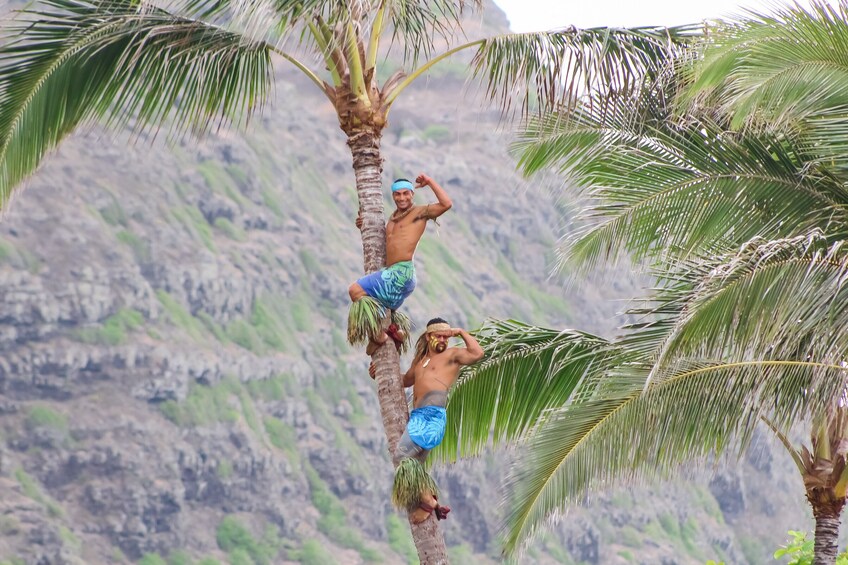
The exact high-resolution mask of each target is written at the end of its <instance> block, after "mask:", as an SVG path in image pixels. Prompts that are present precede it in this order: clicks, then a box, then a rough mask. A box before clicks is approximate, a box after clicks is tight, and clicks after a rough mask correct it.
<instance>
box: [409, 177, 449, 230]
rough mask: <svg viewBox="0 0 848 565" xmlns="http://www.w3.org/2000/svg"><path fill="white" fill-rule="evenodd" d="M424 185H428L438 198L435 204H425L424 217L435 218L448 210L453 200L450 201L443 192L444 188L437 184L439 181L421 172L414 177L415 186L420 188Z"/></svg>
mask: <svg viewBox="0 0 848 565" xmlns="http://www.w3.org/2000/svg"><path fill="white" fill-rule="evenodd" d="M424 186H429V187H430V190H432V191H433V194H434V195H435V197H436V200H438V202H436V203H435V204H428V205H427V212H426V216H424V217H425V218H427V219H429V220H435V219H436V218H438V217H439V216H441V215H442V214H444V213H445V212H447V211H448V210H450V208H451V206H453V202H452V201H451V199H450V196H448V193H447V192H445V189H444V188H442V187H441V186H439V183H437V182H436V181H434V180H433V179H432V178H430V177H429V176H427V175H425V174H424V173H421V174H420V175H418V176H417V177H416V178H415V188H422V187H424Z"/></svg>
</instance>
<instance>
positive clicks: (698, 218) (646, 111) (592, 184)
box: [443, 2, 848, 564]
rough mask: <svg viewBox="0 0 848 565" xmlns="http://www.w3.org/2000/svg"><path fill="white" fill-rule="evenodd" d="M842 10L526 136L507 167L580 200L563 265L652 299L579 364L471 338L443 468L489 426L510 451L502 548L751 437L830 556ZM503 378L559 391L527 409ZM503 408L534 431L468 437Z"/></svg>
mask: <svg viewBox="0 0 848 565" xmlns="http://www.w3.org/2000/svg"><path fill="white" fill-rule="evenodd" d="M846 14H848V9H846V3H844V2H842V3H840V5H839V6H838V7H831V6H829V5H824V4H823V5H814V6H813V8H811V9H810V10H806V11H805V10H803V9H801V8H799V7H793V8H787V9H784V10H781V11H779V12H778V13H777V14H776V15H773V16H751V17H749V18H748V19H745V20H742V21H739V22H731V23H729V24H725V25H723V26H719V28H718V29H717V30H712V31H711V32H710V34H708V35H707V40H706V41H705V42H703V43H702V44H701V45H700V46H699V50H698V51H696V52H690V53H688V54H686V55H685V56H684V57H683V59H675V60H672V61H669V63H670V65H669V67H668V73H666V74H665V75H664V76H661V77H660V80H658V81H656V82H654V83H652V84H649V85H648V88H646V89H645V90H644V91H643V92H641V93H639V94H638V96H637V97H635V98H634V99H633V100H631V101H630V102H629V103H628V104H620V103H619V104H613V105H608V106H605V107H602V108H601V107H599V106H598V105H596V106H594V107H592V106H589V107H585V108H582V109H581V110H580V111H579V112H577V114H576V115H575V116H574V117H572V118H568V117H565V118H563V117H561V116H553V117H549V118H547V119H541V120H537V121H535V122H534V123H533V124H531V126H530V127H529V128H528V130H527V131H526V132H525V137H524V139H523V140H522V141H521V142H519V144H518V149H519V152H520V154H521V164H522V166H523V167H524V170H525V171H527V172H533V171H536V170H539V169H541V168H555V169H557V170H559V171H560V172H561V173H563V174H565V175H566V176H567V178H569V179H571V180H572V181H574V182H575V183H576V184H578V185H579V186H581V187H583V188H584V189H585V191H586V193H587V194H588V195H589V196H590V197H591V199H592V203H591V204H590V205H589V206H588V207H587V208H586V210H585V211H584V216H585V219H586V220H587V221H586V222H585V227H584V228H583V229H581V230H579V231H578V232H577V233H575V234H574V235H573V236H571V237H569V238H568V239H567V241H566V244H565V245H564V246H563V252H562V253H563V255H562V261H565V262H570V263H572V264H578V265H583V266H585V265H591V264H595V263H598V262H602V261H607V260H610V259H613V260H614V259H616V258H617V257H619V256H620V255H622V254H623V253H625V252H626V253H627V254H629V255H630V256H631V257H634V258H636V259H637V260H639V261H642V262H644V263H645V264H646V265H647V266H648V268H649V269H650V270H651V272H653V273H654V274H655V275H656V276H657V279H658V285H657V286H658V288H657V289H656V290H655V292H654V293H653V295H652V296H651V297H650V300H649V303H648V305H647V306H645V307H643V308H639V309H634V310H633V311H632V312H631V314H633V315H637V316H640V317H641V320H642V321H640V322H639V323H637V324H633V325H630V326H627V327H625V328H623V334H622V336H621V337H620V338H618V339H616V340H612V341H608V342H605V343H604V342H595V341H586V339H585V338H581V343H583V344H584V345H585V346H586V347H585V350H584V349H569V348H568V347H566V345H567V344H568V343H571V341H573V339H574V338H573V336H572V334H573V332H563V333H557V332H553V333H552V332H550V330H544V329H540V328H532V327H526V326H517V325H507V326H505V325H504V324H503V323H491V324H489V325H487V326H485V327H484V328H483V329H482V330H481V338H482V339H483V342H484V343H485V344H486V348H487V350H488V351H489V353H490V357H489V360H488V361H487V362H486V364H484V365H483V366H481V367H480V368H478V369H476V370H472V371H469V372H468V373H467V374H466V375H465V377H464V380H463V381H462V383H461V385H460V387H458V389H457V391H456V393H455V397H454V398H452V399H451V402H450V404H449V412H450V413H451V417H450V418H449V421H450V422H454V423H456V424H457V425H455V426H453V427H452V428H451V429H450V430H449V435H448V436H447V438H446V443H448V442H449V447H448V448H446V449H445V450H444V452H443V457H445V458H447V459H451V458H454V457H456V456H465V455H473V454H475V453H478V452H479V451H480V450H481V449H482V448H483V447H484V446H485V445H487V443H488V442H489V441H490V439H489V431H490V427H492V426H493V427H494V436H493V437H494V440H495V442H496V443H499V442H501V441H516V440H520V441H524V442H526V444H527V447H526V450H527V456H525V457H523V458H522V460H521V463H520V464H519V465H518V466H517V467H516V468H515V470H514V472H513V474H512V479H511V482H510V486H511V489H510V493H509V495H508V507H509V508H511V511H510V513H509V515H508V517H507V525H506V529H507V533H506V538H505V539H506V545H505V549H506V551H507V552H509V553H512V552H515V551H516V550H517V549H519V548H520V546H521V544H523V543H524V542H526V540H527V538H528V537H529V536H530V535H531V534H532V533H533V531H534V530H535V529H536V528H537V527H538V526H539V525H540V524H541V523H542V522H544V520H545V519H546V518H548V517H550V516H551V515H552V514H553V513H554V511H555V510H556V509H558V508H559V507H561V506H563V505H565V504H567V503H568V502H570V501H573V500H575V499H576V498H577V497H578V496H579V495H580V494H581V493H582V492H584V490H585V488H587V487H593V486H595V487H597V486H599V485H601V484H604V483H607V484H608V483H609V481H611V480H614V479H621V478H623V477H639V476H646V475H656V474H660V473H663V472H666V471H667V470H668V469H670V468H672V467H673V466H674V465H676V464H679V463H681V462H682V461H685V460H687V459H691V458H692V457H698V456H705V455H707V454H722V453H728V452H731V453H732V452H734V451H735V452H736V453H741V451H742V450H743V449H744V447H745V446H746V445H747V443H748V440H749V438H750V436H751V433H752V431H753V429H754V427H755V426H757V425H759V423H760V422H765V423H766V425H768V426H769V427H770V428H771V429H772V430H773V431H774V432H775V433H776V434H777V436H778V437H779V438H781V441H783V442H784V445H785V446H786V447H787V449H788V450H789V452H790V453H791V454H792V456H793V459H794V461H795V462H796V465H797V467H798V469H799V471H800V473H801V476H802V478H803V482H804V486H805V489H806V493H807V499H808V501H809V502H810V504H811V506H812V509H813V515H814V517H815V520H816V543H815V563H817V564H818V563H822V564H823V563H833V562H834V560H835V558H836V553H837V551H836V547H837V546H836V543H837V532H838V527H839V516H840V513H841V511H842V508H843V506H844V504H845V496H846V487H848V471H846V461H845V459H846V452H848V444H846V441H845V439H846V430H845V421H846V400H848V394H846V393H848V390H846V377H848V369H846V367H848V359H846V354H845V351H846V346H848V343H846V335H848V334H846V331H845V330H846V328H848V317H846V312H848V309H846V308H845V303H846V298H848V295H846V294H845V293H846V290H845V279H844V277H845V274H846V268H848V253H846V250H845V244H846V234H847V233H848V206H846V205H848V192H846V190H845V186H846V181H848V177H846V172H848V171H846V167H845V165H846V161H845V155H846V152H845V150H844V149H845V145H844V144H845V141H844V140H845V139H848V137H846V133H848V119H846V118H848V110H846V108H848V104H846V102H848V98H847V97H848V95H846V85H848V65H846V63H845V61H844V60H843V58H842V57H841V55H842V53H844V45H845V44H846V42H848V21H846V20H848V17H846ZM689 58H695V59H696V64H695V65H694V67H692V66H690V65H689V63H688V60H687V59H689ZM690 71H692V72H690ZM681 109H682V111H681ZM546 334H547V335H548V336H549V337H548V341H547V342H543V343H539V342H537V341H534V340H536V338H537V336H539V335H546ZM513 372H515V374H513ZM516 375H521V379H522V381H521V382H522V384H523V382H524V379H529V380H530V381H531V382H534V383H535V382H536V381H543V380H547V381H550V382H553V383H556V388H555V389H554V393H553V394H551V395H550V396H547V395H546V394H539V392H538V390H536V389H534V388H533V387H531V388H530V391H529V392H528V393H527V394H526V395H524V394H522V389H521V388H517V387H515V380H516V378H518V377H517V376H516ZM466 389H467V390H466ZM516 391H517V392H516ZM556 391H566V392H565V393H557V392H556ZM513 403H517V404H518V405H520V406H521V407H522V408H521V410H519V414H532V415H533V417H534V418H537V417H540V416H541V420H540V421H539V422H537V423H535V424H534V423H533V422H532V421H530V420H529V419H528V420H525V421H522V422H514V421H513V420H512V419H511V418H510V417H508V416H507V415H505V412H506V410H504V408H500V409H498V410H496V411H495V412H494V414H492V415H491V417H489V418H486V420H485V421H483V422H475V423H474V424H473V425H469V424H467V423H466V421H467V419H468V418H466V414H471V413H473V411H474V410H477V409H479V407H480V406H485V405H492V406H497V407H501V406H503V407H510V406H512V404H513ZM804 421H806V422H808V423H810V424H811V425H812V434H811V438H812V439H811V446H810V447H809V448H807V447H801V448H796V447H794V446H792V445H791V444H790V443H789V441H788V440H787V434H786V431H787V430H788V429H789V428H791V427H792V426H793V425H796V424H798V423H801V422H804ZM634 430H637V431H634Z"/></svg>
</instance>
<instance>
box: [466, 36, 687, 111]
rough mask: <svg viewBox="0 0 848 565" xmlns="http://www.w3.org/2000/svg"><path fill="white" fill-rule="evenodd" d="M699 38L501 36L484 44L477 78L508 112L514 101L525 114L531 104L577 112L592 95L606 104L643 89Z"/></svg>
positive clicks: (477, 61)
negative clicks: (565, 108) (599, 97)
mask: <svg viewBox="0 0 848 565" xmlns="http://www.w3.org/2000/svg"><path fill="white" fill-rule="evenodd" d="M699 33H700V27H699V26H681V27H676V28H633V29H614V28H591V29H583V30H580V29H575V28H568V29H564V30H560V31H548V32H539V33H524V34H509V35H502V36H498V37H493V38H490V39H486V40H484V41H483V42H482V43H481V44H480V47H479V48H478V50H477V53H476V55H475V59H474V67H475V70H474V74H475V76H480V77H483V78H484V79H485V81H486V83H487V86H486V93H487V96H488V97H489V98H490V99H492V100H494V101H498V103H499V104H500V106H501V108H502V109H503V110H504V111H505V112H509V111H511V110H512V105H513V101H514V100H515V99H516V98H517V99H518V107H519V109H520V111H521V112H523V113H529V111H530V110H531V107H530V105H531V103H532V104H538V109H539V111H540V112H542V111H544V110H550V109H553V108H556V107H557V106H561V105H564V106H566V107H568V108H573V107H574V106H575V104H576V102H577V101H578V100H579V99H580V98H582V97H584V96H588V95H590V94H592V93H596V94H598V93H599V94H600V95H601V97H602V98H605V99H608V98H615V97H617V96H627V95H629V94H631V93H632V92H635V91H638V90H640V89H641V88H643V86H644V84H645V82H646V81H650V80H653V79H654V78H656V76H657V75H658V74H659V73H660V72H661V70H662V69H663V67H664V65H667V64H669V63H670V62H673V61H675V60H676V57H677V56H678V53H679V52H680V51H681V50H683V49H685V47H686V45H687V44H688V43H689V42H690V41H691V40H692V38H693V37H696V36H697V35H698V34H699ZM516 93H518V94H516Z"/></svg>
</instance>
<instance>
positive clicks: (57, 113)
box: [0, 0, 271, 205]
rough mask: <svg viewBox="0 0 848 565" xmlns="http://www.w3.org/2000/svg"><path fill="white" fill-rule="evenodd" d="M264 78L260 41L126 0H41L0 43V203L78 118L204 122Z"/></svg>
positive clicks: (251, 106)
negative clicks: (251, 40)
mask: <svg viewBox="0 0 848 565" xmlns="http://www.w3.org/2000/svg"><path fill="white" fill-rule="evenodd" d="M270 84H271V61H270V51H269V49H268V47H267V46H266V45H264V44H261V43H255V42H249V41H245V39H244V38H243V37H241V36H239V35H237V34H234V33H231V32H227V31H224V30H221V29H219V28H216V27H213V26H209V25H207V24H204V23H202V22H197V21H192V20H188V19H183V18H177V17H174V16H172V15H170V14H168V13H166V12H164V11H162V10H158V9H155V8H150V9H143V10H140V9H139V5H138V4H137V3H136V2H132V1H129V0H126V1H125V0H109V1H105V2H98V1H91V2H89V1H87V0H79V1H78V0H46V1H45V2H44V3H43V7H39V8H32V9H30V10H27V11H24V12H23V13H22V14H21V19H19V20H18V21H17V22H16V24H15V25H14V26H13V28H12V31H11V37H10V38H8V40H7V42H6V43H5V44H4V46H3V48H2V49H0V205H2V204H4V203H5V202H6V201H7V200H8V198H9V195H10V193H11V191H12V190H13V189H14V188H15V187H16V186H17V185H18V184H19V183H20V182H21V181H22V180H24V179H25V178H26V177H27V176H28V175H30V174H31V173H32V172H33V171H35V169H36V168H37V167H38V165H39V164H40V162H41V160H42V158H43V157H44V155H45V153H47V152H48V151H50V150H51V149H52V148H54V147H55V146H56V145H57V144H58V143H59V142H60V141H61V140H62V139H63V138H64V137H65V136H67V135H68V134H70V133H71V132H72V131H74V130H75V129H76V128H77V127H78V126H80V125H82V124H86V123H90V122H92V121H93V120H95V119H99V118H105V120H106V121H107V122H108V123H109V124H111V125H112V126H116V127H117V126H122V125H124V124H126V123H128V122H130V121H131V120H132V121H134V126H135V128H137V129H140V128H143V127H145V126H154V127H159V126H162V125H163V124H166V123H169V124H171V127H172V128H173V131H174V132H176V133H179V132H181V131H186V130H188V129H189V128H191V129H193V130H204V129H206V128H208V127H209V126H210V125H212V123H214V122H215V121H216V120H218V121H223V120H236V121H238V120H241V119H246V118H247V117H248V116H249V115H250V113H252V112H253V111H255V110H256V108H257V107H258V106H259V105H260V104H261V103H262V102H263V101H264V99H265V98H266V96H267V94H268V91H269V89H270Z"/></svg>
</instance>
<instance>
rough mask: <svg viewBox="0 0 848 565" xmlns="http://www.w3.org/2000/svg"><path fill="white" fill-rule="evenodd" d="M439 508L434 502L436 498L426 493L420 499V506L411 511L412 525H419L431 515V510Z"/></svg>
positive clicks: (436, 501) (437, 503)
mask: <svg viewBox="0 0 848 565" xmlns="http://www.w3.org/2000/svg"><path fill="white" fill-rule="evenodd" d="M438 507H439V501H438V500H436V497H435V496H433V495H432V494H430V493H426V494H424V495H423V496H422V497H421V504H419V505H418V508H416V509H415V510H413V511H412V513H411V517H412V523H413V524H420V523H421V522H424V521H426V520H427V518H429V517H430V515H431V514H432V513H433V510H435V509H436V508H438Z"/></svg>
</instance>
